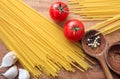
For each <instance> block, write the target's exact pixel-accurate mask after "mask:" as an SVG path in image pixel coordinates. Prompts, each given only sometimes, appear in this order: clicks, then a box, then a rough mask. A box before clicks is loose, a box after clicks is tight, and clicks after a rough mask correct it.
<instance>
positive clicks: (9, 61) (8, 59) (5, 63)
mask: <svg viewBox="0 0 120 79" xmlns="http://www.w3.org/2000/svg"><path fill="white" fill-rule="evenodd" d="M16 61H17V56H16V55H15V53H14V52H12V51H11V52H8V53H7V54H6V55H5V56H4V57H3V59H2V63H1V66H0V68H2V67H9V66H12V65H13V64H15V62H16Z"/></svg>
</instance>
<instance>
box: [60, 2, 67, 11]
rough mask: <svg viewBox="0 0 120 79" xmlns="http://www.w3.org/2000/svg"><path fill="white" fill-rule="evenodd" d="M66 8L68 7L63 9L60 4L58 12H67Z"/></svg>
mask: <svg viewBox="0 0 120 79" xmlns="http://www.w3.org/2000/svg"><path fill="white" fill-rule="evenodd" d="M66 7H67V6H66V5H65V6H63V7H62V5H61V3H60V4H59V7H58V10H59V11H60V12H67V11H66V10H64V9H65V8H66Z"/></svg>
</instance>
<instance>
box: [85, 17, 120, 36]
mask: <svg viewBox="0 0 120 79" xmlns="http://www.w3.org/2000/svg"><path fill="white" fill-rule="evenodd" d="M91 29H96V30H99V31H100V32H102V33H104V34H105V35H107V34H110V33H112V32H114V31H116V30H118V29H120V15H116V16H115V17H113V18H110V19H108V20H106V21H103V22H101V23H98V24H96V25H95V26H91V27H90V28H88V29H86V31H89V30H91Z"/></svg>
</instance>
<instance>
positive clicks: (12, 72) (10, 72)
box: [1, 66, 18, 79]
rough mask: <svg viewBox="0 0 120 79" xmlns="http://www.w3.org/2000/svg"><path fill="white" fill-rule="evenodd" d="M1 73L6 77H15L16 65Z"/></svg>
mask: <svg viewBox="0 0 120 79" xmlns="http://www.w3.org/2000/svg"><path fill="white" fill-rule="evenodd" d="M1 75H2V76H4V77H5V78H7V79H15V77H16V76H17V75H18V69H17V66H12V67H11V68H9V69H8V70H7V71H6V72H5V73H2V74H1Z"/></svg>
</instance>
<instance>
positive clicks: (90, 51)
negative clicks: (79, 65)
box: [82, 30, 107, 57]
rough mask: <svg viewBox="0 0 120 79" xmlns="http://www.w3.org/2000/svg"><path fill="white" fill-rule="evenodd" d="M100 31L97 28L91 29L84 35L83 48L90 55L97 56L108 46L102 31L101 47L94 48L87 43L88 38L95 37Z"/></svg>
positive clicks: (100, 34)
mask: <svg viewBox="0 0 120 79" xmlns="http://www.w3.org/2000/svg"><path fill="white" fill-rule="evenodd" d="M97 33H99V31H97V30H90V31H88V32H86V34H85V35H84V37H83V39H82V46H83V49H84V50H85V52H86V53H87V54H89V55H90V56H93V57H97V56H98V55H101V54H102V53H103V52H102V51H103V50H104V49H105V48H106V46H107V44H106V40H105V37H104V35H103V34H102V33H99V34H98V36H100V40H101V43H102V44H101V45H100V46H99V47H97V48H96V49H92V48H90V47H89V46H88V45H87V40H88V39H89V38H91V37H93V36H94V35H95V34H97Z"/></svg>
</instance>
